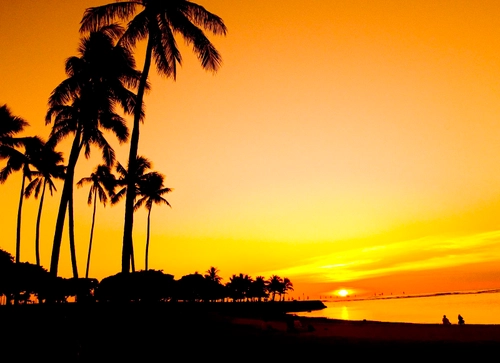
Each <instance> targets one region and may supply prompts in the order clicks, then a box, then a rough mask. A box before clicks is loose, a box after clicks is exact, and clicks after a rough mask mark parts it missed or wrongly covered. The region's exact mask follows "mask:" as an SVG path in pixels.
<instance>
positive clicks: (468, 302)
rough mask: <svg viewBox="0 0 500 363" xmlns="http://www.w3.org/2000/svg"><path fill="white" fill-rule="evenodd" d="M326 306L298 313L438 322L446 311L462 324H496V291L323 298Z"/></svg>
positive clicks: (499, 307) (499, 302)
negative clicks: (348, 299)
mask: <svg viewBox="0 0 500 363" xmlns="http://www.w3.org/2000/svg"><path fill="white" fill-rule="evenodd" d="M325 305H326V306H327V308H326V309H323V310H319V311H312V312H310V313H299V314H297V315H301V316H311V317H326V318H330V319H341V320H363V319H366V320H377V321H388V322H408V323H437V324H440V323H441V319H442V317H443V315H446V316H447V317H448V318H449V319H450V321H451V322H452V324H456V323H457V317H458V314H461V315H462V316H463V317H464V318H465V322H466V324H500V293H499V292H495V293H481V294H456V295H439V296H429V297H412V298H395V299H376V300H357V301H336V302H325Z"/></svg>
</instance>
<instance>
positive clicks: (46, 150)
mask: <svg viewBox="0 0 500 363" xmlns="http://www.w3.org/2000/svg"><path fill="white" fill-rule="evenodd" d="M62 162H63V157H62V153H60V152H57V151H55V150H54V149H53V148H52V147H51V146H50V145H49V144H45V145H44V146H43V148H42V150H41V153H40V154H39V155H35V160H34V164H35V166H36V168H37V169H38V172H36V173H35V174H34V176H35V178H34V179H33V180H32V181H31V183H29V184H28V186H27V187H26V190H25V192H24V194H25V196H26V198H29V197H30V196H31V194H32V193H33V192H34V193H35V199H38V195H39V194H40V190H41V192H42V194H41V197H40V203H39V206H38V215H37V218H36V231H35V256H36V264H37V266H41V263H40V222H41V219H42V208H43V201H44V197H45V190H46V188H47V186H48V187H49V191H50V195H51V196H52V195H53V192H54V191H56V190H57V189H56V186H55V184H54V181H53V180H52V178H56V179H63V178H64V174H65V173H64V171H65V166H64V165H62V164H60V163H62Z"/></svg>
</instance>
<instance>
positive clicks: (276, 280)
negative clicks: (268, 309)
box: [267, 275, 283, 301]
mask: <svg viewBox="0 0 500 363" xmlns="http://www.w3.org/2000/svg"><path fill="white" fill-rule="evenodd" d="M282 286H283V279H282V278H281V277H279V276H278V275H272V276H271V277H270V278H269V283H268V285H267V288H268V290H269V292H270V293H272V294H273V301H274V299H275V297H276V293H278V294H280V296H281V291H282Z"/></svg>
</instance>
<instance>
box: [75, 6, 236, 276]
mask: <svg viewBox="0 0 500 363" xmlns="http://www.w3.org/2000/svg"><path fill="white" fill-rule="evenodd" d="M134 15H135V16H134ZM132 17H133V18H132ZM130 18H132V20H130V21H129V23H128V27H127V30H126V31H125V33H124V34H123V36H122V38H121V39H120V43H121V44H123V45H125V46H127V47H134V46H135V44H136V43H137V42H138V41H140V40H144V39H146V38H147V45H146V55H145V61H144V68H143V71H142V77H141V80H140V83H139V87H138V90H137V107H136V109H135V112H134V126H133V128H132V135H131V140H130V151H129V159H128V163H129V164H128V170H129V172H130V171H133V170H135V168H136V167H137V166H136V164H135V162H136V160H137V153H138V148H139V125H140V120H141V119H142V116H143V114H142V104H143V99H144V91H145V89H146V86H147V79H148V75H149V70H150V67H151V61H152V59H153V58H154V62H155V64H156V68H157V71H158V73H159V74H160V75H163V76H166V77H172V78H173V79H174V80H175V77H176V72H177V64H181V63H182V57H181V54H180V52H179V49H178V47H177V43H176V40H175V37H174V34H176V33H177V34H181V35H182V37H183V38H184V39H185V41H186V42H187V43H188V44H190V45H192V46H193V51H194V52H195V54H196V55H197V56H198V59H199V60H200V62H201V66H202V67H203V68H204V69H206V70H208V71H212V72H216V71H217V70H218V69H219V67H220V65H221V62H222V60H221V57H220V55H219V52H218V51H217V50H216V49H215V47H214V46H213V45H212V43H211V42H210V41H209V40H208V38H207V37H206V36H205V34H204V32H203V30H202V28H203V29H205V30H208V31H210V32H211V33H213V34H214V35H218V34H223V35H225V34H226V31H227V29H226V26H225V25H224V22H223V21H222V19H221V18H220V17H218V16H217V15H215V14H212V13H210V12H209V11H207V10H206V9H205V8H203V7H202V6H200V5H198V4H195V3H192V2H190V1H186V0H175V1H172V0H170V1H166V0H130V1H125V0H118V1H117V2H115V3H111V4H107V5H102V6H99V7H93V8H89V9H87V10H86V11H85V14H84V16H83V19H82V21H81V28H80V31H82V32H87V31H92V30H94V29H97V28H98V27H99V26H102V25H107V24H110V23H111V22H113V21H114V20H115V19H120V20H122V21H128V20H129V19H130ZM200 27H201V28H200ZM132 173H133V172H132ZM134 191H135V188H133V185H132V184H129V188H128V189H127V196H126V200H125V223H124V231H123V249H122V272H124V273H128V272H129V271H130V255H131V253H132V250H133V246H132V245H133V240H132V231H133V223H134V201H135V195H134Z"/></svg>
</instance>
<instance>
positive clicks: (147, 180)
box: [134, 172, 172, 271]
mask: <svg viewBox="0 0 500 363" xmlns="http://www.w3.org/2000/svg"><path fill="white" fill-rule="evenodd" d="M164 178H165V177H164V176H163V175H162V174H160V173H157V172H151V173H147V174H145V175H144V177H143V178H142V179H141V180H140V181H139V195H140V198H139V200H138V201H137V202H136V203H135V205H134V210H138V209H139V208H140V207H142V205H145V207H146V209H147V210H148V231H147V234H146V256H145V270H146V271H147V270H148V257H149V234H150V227H151V209H152V208H153V204H158V205H160V204H166V205H168V206H169V207H170V208H172V206H171V205H170V203H169V202H168V201H167V200H166V199H165V198H163V195H164V194H167V193H170V192H171V191H172V189H171V188H165V187H164V186H163V180H164Z"/></svg>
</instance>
